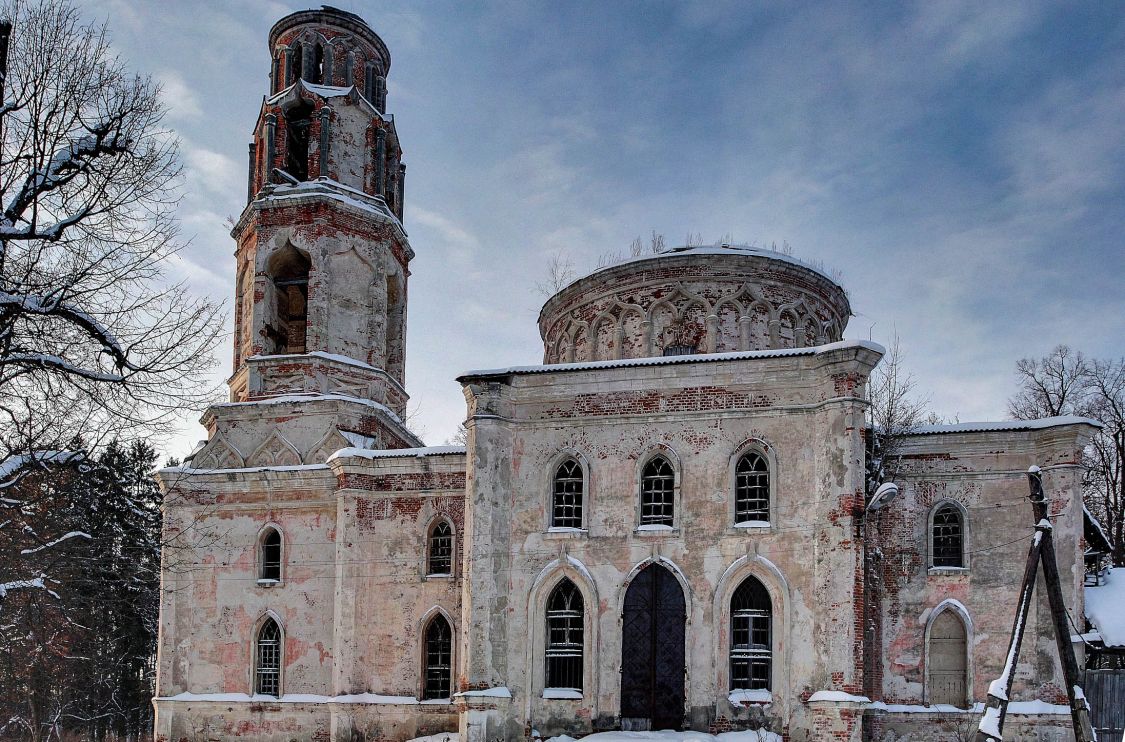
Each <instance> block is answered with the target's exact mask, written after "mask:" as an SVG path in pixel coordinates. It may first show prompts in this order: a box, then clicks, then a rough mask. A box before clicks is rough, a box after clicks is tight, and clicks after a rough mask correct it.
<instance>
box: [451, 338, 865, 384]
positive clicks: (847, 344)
mask: <svg viewBox="0 0 1125 742" xmlns="http://www.w3.org/2000/svg"><path fill="white" fill-rule="evenodd" d="M852 348H864V349H866V350H870V351H873V352H875V353H878V354H880V355H882V354H884V353H886V352H887V349H886V348H884V347H883V346H882V345H879V344H878V343H873V342H871V341H870V340H841V341H839V342H836V343H828V344H826V345H816V346H812V347H809V348H780V349H776V350H742V351H735V352H733V353H694V354H691V355H683V356H651V357H648V358H623V359H621V360H616V361H588V362H579V363H547V364H541V365H537V366H508V367H507V368H491V369H481V370H476V371H467V372H465V373H463V374H461V375H460V376H458V377H457V381H460V382H462V383H464V381H465V380H467V379H474V378H478V377H487V376H512V375H516V374H546V373H555V372H563V371H596V370H598V369H606V368H633V367H640V366H671V365H674V364H681V363H718V362H720V361H744V360H751V359H755V358H787V357H790V356H815V355H821V354H822V353H831V352H832V351H834V350H847V349H852Z"/></svg>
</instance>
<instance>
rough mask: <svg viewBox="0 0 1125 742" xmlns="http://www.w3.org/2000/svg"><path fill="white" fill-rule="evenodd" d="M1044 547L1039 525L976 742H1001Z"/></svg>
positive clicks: (989, 689) (1029, 551) (1028, 551)
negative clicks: (999, 670) (1000, 668)
mask: <svg viewBox="0 0 1125 742" xmlns="http://www.w3.org/2000/svg"><path fill="white" fill-rule="evenodd" d="M1042 546H1043V532H1042V531H1041V530H1039V528H1038V526H1037V527H1036V529H1035V535H1034V537H1033V538H1032V539H1031V548H1030V549H1028V550H1027V563H1026V564H1025V565H1024V569H1023V584H1022V585H1021V587H1020V600H1019V603H1018V605H1017V608H1016V618H1015V621H1014V622H1013V623H1012V638H1011V639H1010V640H1009V641H1008V654H1007V655H1006V657H1007V661H1006V662H1005V663H1004V670H1003V672H1002V673H1001V674H1000V677H999V678H997V679H996V680H993V681H992V683H991V684H990V685H989V686H988V702H987V703H986V704H985V709H984V716H983V717H982V718H981V720H980V724H979V725H978V726H977V733H976V736H975V737H973V742H1000V740H1002V739H1003V737H1002V736H1001V733H1002V732H1003V731H1004V717H1005V716H1006V715H1007V713H1008V696H1009V695H1010V694H1011V692H1012V676H1013V675H1015V673H1016V662H1017V661H1018V660H1019V656H1020V645H1021V644H1023V634H1024V630H1025V629H1026V628H1027V613H1028V611H1029V610H1030V609H1031V598H1032V595H1033V594H1034V592H1035V574H1036V572H1037V571H1038V568H1039V552H1040V549H1041V548H1042Z"/></svg>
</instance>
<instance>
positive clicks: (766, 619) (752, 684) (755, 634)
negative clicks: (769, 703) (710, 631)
mask: <svg viewBox="0 0 1125 742" xmlns="http://www.w3.org/2000/svg"><path fill="white" fill-rule="evenodd" d="M772 632H773V607H772V605H771V604H770V596H769V593H768V592H766V588H765V586H764V585H762V583H761V582H759V581H758V580H757V579H756V578H754V577H747V578H746V579H745V580H743V582H742V584H741V585H739V586H738V589H737V590H735V591H734V595H733V596H732V597H731V600H730V687H731V690H735V689H738V690H769V689H770V676H771V672H772V666H773V638H772Z"/></svg>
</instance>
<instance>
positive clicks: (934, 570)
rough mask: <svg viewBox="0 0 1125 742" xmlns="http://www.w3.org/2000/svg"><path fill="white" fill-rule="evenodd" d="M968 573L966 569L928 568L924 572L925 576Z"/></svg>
mask: <svg viewBox="0 0 1125 742" xmlns="http://www.w3.org/2000/svg"><path fill="white" fill-rule="evenodd" d="M968 573H969V568H968V567H930V568H929V569H927V570H926V574H930V575H965V574H968Z"/></svg>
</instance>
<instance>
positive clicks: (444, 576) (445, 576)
mask: <svg viewBox="0 0 1125 742" xmlns="http://www.w3.org/2000/svg"><path fill="white" fill-rule="evenodd" d="M426 579H427V580H452V579H453V574H452V573H450V572H433V573H431V574H428V575H426Z"/></svg>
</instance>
